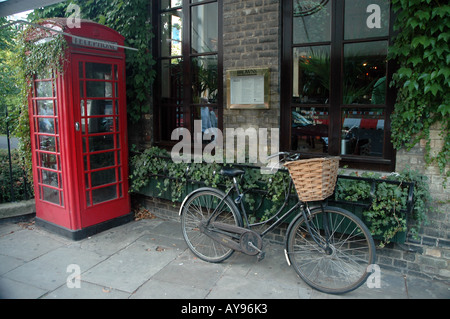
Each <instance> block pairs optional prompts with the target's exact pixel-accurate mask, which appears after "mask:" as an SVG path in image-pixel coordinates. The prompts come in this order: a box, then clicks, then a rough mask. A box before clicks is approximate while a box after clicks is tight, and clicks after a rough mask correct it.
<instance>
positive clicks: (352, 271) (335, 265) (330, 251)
mask: <svg viewBox="0 0 450 319" xmlns="http://www.w3.org/2000/svg"><path fill="white" fill-rule="evenodd" d="M307 218H308V223H309V227H310V230H311V232H312V233H313V234H314V235H315V238H316V240H318V241H319V243H320V244H321V245H322V248H321V247H320V246H319V245H318V244H317V243H316V242H315V241H314V239H313V237H312V236H311V234H310V233H309V231H308V229H307V225H306V223H305V219H304V217H303V216H300V217H298V218H297V219H296V220H294V221H293V222H292V223H291V225H290V226H289V229H288V233H287V236H288V240H287V247H286V250H287V255H288V258H289V261H290V263H291V265H292V266H293V267H294V269H295V271H296V272H297V273H298V275H299V276H300V277H301V278H302V279H303V280H304V281H305V282H306V283H307V284H309V285H310V286H312V287H313V288H315V289H317V290H319V291H322V292H326V293H332V294H342V293H346V292H349V291H352V290H354V289H356V288H358V287H359V286H361V285H362V284H363V283H364V282H365V281H366V280H367V277H368V276H369V275H370V273H369V272H368V271H367V270H368V267H369V265H371V264H373V263H374V262H375V244H374V242H373V239H372V235H371V234H370V232H369V230H368V228H367V226H366V225H365V224H364V223H363V222H362V221H361V220H360V219H359V218H358V217H357V216H355V215H354V214H352V213H350V212H349V211H346V210H344V209H341V208H337V207H325V208H324V212H322V209H321V208H320V207H319V208H315V209H313V210H311V214H310V215H309V216H308V217H307ZM325 224H327V225H328V226H327V227H326V225H325ZM326 229H328V231H327V230H326Z"/></svg>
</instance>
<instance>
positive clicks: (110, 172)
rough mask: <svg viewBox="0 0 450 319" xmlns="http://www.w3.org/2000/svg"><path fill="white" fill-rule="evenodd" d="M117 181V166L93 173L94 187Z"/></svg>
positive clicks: (92, 182) (92, 183)
mask: <svg viewBox="0 0 450 319" xmlns="http://www.w3.org/2000/svg"><path fill="white" fill-rule="evenodd" d="M86 175H87V174H86ZM116 181H117V178H116V169H115V168H113V169H107V170H103V171H98V172H92V173H91V185H92V187H96V186H100V185H105V184H110V183H114V182H116Z"/></svg>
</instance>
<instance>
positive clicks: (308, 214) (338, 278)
mask: <svg viewBox="0 0 450 319" xmlns="http://www.w3.org/2000/svg"><path fill="white" fill-rule="evenodd" d="M274 156H279V158H280V156H281V157H282V158H281V160H280V161H279V163H281V162H284V163H285V164H284V165H285V166H288V165H289V164H291V163H300V162H302V161H301V160H299V154H293V155H291V154H290V153H287V152H280V153H277V154H274V155H272V156H271V157H269V158H272V157H274ZM244 173H245V171H244V170H242V169H238V168H222V170H221V171H220V174H221V175H223V176H225V177H228V178H231V179H232V180H233V185H232V186H231V187H229V189H227V190H226V192H224V191H222V190H219V189H217V188H212V187H202V188H199V189H196V190H194V191H193V192H191V193H190V194H188V195H187V196H186V198H185V199H184V201H183V203H182V205H181V208H180V212H179V214H180V216H181V225H182V232H183V237H184V239H185V241H186V243H187V245H188V247H189V248H190V250H191V251H192V252H193V253H194V255H196V256H197V257H198V258H200V259H202V260H204V261H207V262H213V263H219V262H222V261H224V260H226V259H227V258H229V257H230V256H231V255H232V254H233V253H234V252H235V251H238V252H241V253H244V254H247V255H252V256H257V258H258V260H262V259H263V258H264V256H265V253H264V251H263V240H262V239H263V237H264V236H265V235H267V234H268V233H270V232H271V231H272V230H273V229H275V228H276V227H277V226H279V225H280V224H281V223H283V222H284V221H285V220H287V219H288V218H289V217H291V216H293V219H292V221H291V222H290V223H289V226H288V227H287V232H286V239H285V248H284V253H285V256H286V260H287V263H288V265H289V266H293V268H294V269H295V271H296V273H297V274H298V275H299V276H300V277H301V278H302V279H303V280H304V281H305V282H306V283H307V284H308V285H310V286H311V287H313V288H315V289H317V290H319V291H321V292H325V293H331V294H342V293H347V292H350V291H352V290H354V289H356V288H358V287H359V286H361V285H362V284H363V283H364V282H365V281H366V280H367V278H368V276H369V275H370V273H369V271H368V270H369V268H368V267H369V266H370V265H372V264H373V263H374V261H375V244H374V241H373V238H372V236H371V234H370V232H369V230H368V228H367V226H366V225H365V224H364V223H363V222H362V221H361V219H360V218H358V217H357V216H356V215H354V214H353V213H351V212H349V211H347V210H344V209H342V208H338V207H332V206H328V205H324V202H323V201H321V202H320V204H319V205H318V206H316V207H313V208H310V207H309V206H310V205H309V201H308V200H306V201H303V200H301V199H300V198H301V194H299V191H298V189H297V194H298V197H299V200H298V202H296V203H295V204H294V205H292V206H291V207H290V208H289V209H288V210H287V211H285V212H283V211H284V210H285V208H286V207H287V206H288V202H289V198H290V197H291V190H292V186H293V184H294V185H295V186H296V187H297V185H296V183H294V181H293V175H292V173H291V171H290V176H291V178H290V179H289V186H288V187H287V190H286V191H285V200H284V202H283V204H282V205H281V206H280V207H279V208H278V211H277V212H276V213H275V214H274V215H273V216H272V217H271V218H270V219H268V220H266V221H263V222H257V223H253V224H251V223H249V220H248V215H247V212H246V209H245V207H244V200H245V199H244V192H242V191H241V189H240V187H239V183H238V181H237V178H238V177H240V176H242V175H243V174H244ZM335 175H337V170H336V174H335ZM296 178H297V177H296ZM335 181H336V177H335V178H334V183H335ZM333 190H334V185H333V187H332V191H333ZM233 194H234V195H235V196H236V197H234V199H233V198H232V196H234V195H233ZM238 206H239V208H238ZM270 223H271V224H270ZM266 224H267V225H269V227H267V228H266V229H265V230H264V231H262V232H257V231H255V230H253V229H254V228H256V227H257V226H261V225H266Z"/></svg>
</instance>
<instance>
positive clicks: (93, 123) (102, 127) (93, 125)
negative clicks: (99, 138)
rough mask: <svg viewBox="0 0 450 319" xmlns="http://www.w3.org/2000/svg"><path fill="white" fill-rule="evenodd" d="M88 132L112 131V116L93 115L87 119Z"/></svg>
mask: <svg viewBox="0 0 450 319" xmlns="http://www.w3.org/2000/svg"><path fill="white" fill-rule="evenodd" d="M88 127H89V130H88V131H89V133H90V134H94V133H108V132H114V118H113V117H95V118H90V119H88Z"/></svg>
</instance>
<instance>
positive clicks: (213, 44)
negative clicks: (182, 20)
mask: <svg viewBox="0 0 450 319" xmlns="http://www.w3.org/2000/svg"><path fill="white" fill-rule="evenodd" d="M191 34H192V41H191V48H192V52H193V53H205V52H216V51H217V36H218V21H217V2H214V3H209V4H205V5H201V6H195V7H193V8H192V17H191Z"/></svg>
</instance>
